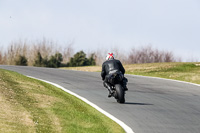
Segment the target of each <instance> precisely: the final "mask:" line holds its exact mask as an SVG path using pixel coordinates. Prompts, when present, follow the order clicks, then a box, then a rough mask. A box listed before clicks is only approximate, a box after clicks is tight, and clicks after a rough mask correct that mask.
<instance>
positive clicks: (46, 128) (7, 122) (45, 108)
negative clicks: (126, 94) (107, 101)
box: [0, 69, 124, 133]
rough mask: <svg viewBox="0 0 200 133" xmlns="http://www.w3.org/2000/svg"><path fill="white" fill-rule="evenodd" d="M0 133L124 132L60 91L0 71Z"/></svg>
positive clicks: (21, 76) (87, 106) (109, 120)
mask: <svg viewBox="0 0 200 133" xmlns="http://www.w3.org/2000/svg"><path fill="white" fill-rule="evenodd" d="M0 132H3V133H19V132H20V133H23V132H24V133H25V132H31V133H32V132H48V133H51V132H52V133H55V132H56V133H59V132H65V133H77V132H78V133H89V132H91V133H94V132H95V133H103V132H105V133H108V132H110V133H117V132H118V133H121V132H124V131H123V129H122V128H121V127H120V126H119V125H117V124H116V123H115V122H113V121H112V120H111V119H109V118H107V117H106V116H104V115H103V114H101V113H99V112H98V111H96V110H95V109H93V108H92V107H90V106H89V105H87V104H85V103H84V102H82V101H81V100H79V99H77V98H75V97H74V96H72V95H69V94H67V93H66V92H64V91H62V90H61V89H59V88H56V87H54V86H52V85H49V84H46V83H44V82H41V81H38V80H34V79H31V78H27V77H25V76H23V75H20V74H18V73H15V72H10V71H6V70H2V69H0Z"/></svg>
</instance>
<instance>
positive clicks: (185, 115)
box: [0, 66, 200, 133]
mask: <svg viewBox="0 0 200 133" xmlns="http://www.w3.org/2000/svg"><path fill="white" fill-rule="evenodd" d="M0 68H3V69H7V70H12V71H16V72H18V73H21V74H24V75H29V76H33V77H36V78H40V79H43V80H47V81H50V82H54V83H56V84H59V85H61V86H63V87H65V88H66V89H68V90H71V91H73V92H74V93H77V94H78V95H80V96H82V97H85V98H87V99H88V100H89V101H91V102H93V103H94V104H96V105H98V106H99V107H100V108H102V109H104V110H105V111H107V112H108V113H110V114H112V115H113V116H115V117H116V118H118V119H120V120H121V121H123V122H124V123H125V124H127V125H128V126H130V127H131V128H132V130H133V131H134V132H135V133H200V87H199V86H195V85H191V84H187V83H180V82H175V81H169V80H163V79H154V78H147V77H139V76H131V75H126V77H127V78H128V79H129V82H128V88H129V91H128V92H127V94H126V103H125V104H119V103H117V102H116V100H115V99H114V98H108V97H107V95H108V92H107V90H106V89H105V88H104V87H103V85H102V81H101V77H100V73H98V72H80V71H70V70H61V69H52V68H39V67H38V68H37V67H21V66H0Z"/></svg>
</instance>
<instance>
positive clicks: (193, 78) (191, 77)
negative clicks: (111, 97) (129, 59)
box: [126, 63, 200, 84]
mask: <svg viewBox="0 0 200 133" xmlns="http://www.w3.org/2000/svg"><path fill="white" fill-rule="evenodd" d="M126 68H127V72H126V73H128V74H135V75H143V76H152V77H161V78H167V79H175V80H181V81H186V82H192V83H197V84H200V65H199V63H150V64H135V65H127V66H126Z"/></svg>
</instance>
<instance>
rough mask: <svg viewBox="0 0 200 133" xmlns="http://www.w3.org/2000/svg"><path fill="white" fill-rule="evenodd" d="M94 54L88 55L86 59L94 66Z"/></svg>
mask: <svg viewBox="0 0 200 133" xmlns="http://www.w3.org/2000/svg"><path fill="white" fill-rule="evenodd" d="M95 60H96V55H95V54H94V53H93V54H91V55H90V57H89V59H88V61H89V65H91V66H95V65H96V61H95Z"/></svg>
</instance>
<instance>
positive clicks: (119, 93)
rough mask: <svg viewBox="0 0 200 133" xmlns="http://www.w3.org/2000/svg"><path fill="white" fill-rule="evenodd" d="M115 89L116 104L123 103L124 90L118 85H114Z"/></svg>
mask: <svg viewBox="0 0 200 133" xmlns="http://www.w3.org/2000/svg"><path fill="white" fill-rule="evenodd" d="M115 89H116V97H115V98H116V99H117V102H118V103H124V102H125V98H124V89H123V88H122V86H121V85H120V84H116V85H115Z"/></svg>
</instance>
